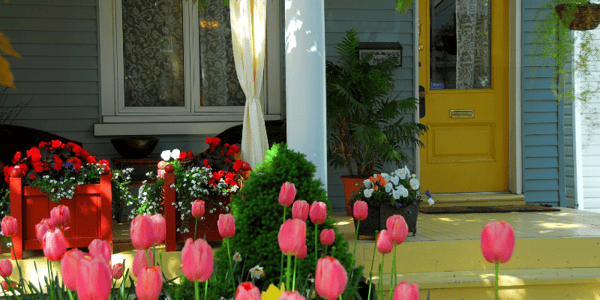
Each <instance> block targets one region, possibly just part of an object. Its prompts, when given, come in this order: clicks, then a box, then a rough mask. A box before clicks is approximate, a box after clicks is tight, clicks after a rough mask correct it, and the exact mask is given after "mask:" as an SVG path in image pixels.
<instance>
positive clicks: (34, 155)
mask: <svg viewBox="0 0 600 300" xmlns="http://www.w3.org/2000/svg"><path fill="white" fill-rule="evenodd" d="M27 157H31V161H32V162H35V161H40V159H42V152H40V149H38V148H36V147H31V149H29V150H27Z"/></svg>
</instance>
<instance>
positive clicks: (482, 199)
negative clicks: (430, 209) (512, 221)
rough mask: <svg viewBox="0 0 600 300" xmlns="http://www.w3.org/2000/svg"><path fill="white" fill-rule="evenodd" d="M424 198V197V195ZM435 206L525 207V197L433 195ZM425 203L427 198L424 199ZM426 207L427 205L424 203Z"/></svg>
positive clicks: (498, 194)
mask: <svg viewBox="0 0 600 300" xmlns="http://www.w3.org/2000/svg"><path fill="white" fill-rule="evenodd" d="M422 196H424V195H422ZM432 197H433V199H434V200H435V206H438V207H439V206H442V207H444V206H491V205H525V196H523V195H518V194H510V193H497V194H496V193H494V194H481V193H478V194H445V195H444V194H439V195H435V194H433V195H432ZM422 198H423V199H424V200H425V201H426V199H427V196H424V197H422ZM424 205H426V203H424Z"/></svg>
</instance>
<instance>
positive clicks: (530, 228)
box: [0, 208, 600, 300]
mask: <svg viewBox="0 0 600 300" xmlns="http://www.w3.org/2000/svg"><path fill="white" fill-rule="evenodd" d="M598 216H599V215H598V214H595V213H590V212H585V211H580V210H574V209H569V208H560V212H546V213H491V214H446V215H432V214H420V215H419V221H418V225H417V228H418V229H417V235H416V236H412V234H409V236H408V237H407V239H406V241H405V242H404V243H403V244H402V245H400V246H398V248H397V260H398V261H397V270H398V273H399V275H398V281H399V282H400V281H402V280H404V281H407V282H409V283H418V284H419V287H420V290H421V299H426V296H427V291H428V290H430V291H431V299H445V300H449V299H493V297H494V295H493V293H494V292H493V290H494V288H493V287H494V265H493V264H491V263H488V262H487V261H485V259H484V258H483V255H482V254H481V248H480V234H481V229H482V228H483V227H484V226H485V225H486V224H487V223H488V222H490V221H506V222H509V223H510V224H511V225H512V226H513V228H514V230H515V235H516V238H517V241H516V244H515V250H514V253H513V255H512V258H511V259H510V261H508V262H507V263H506V264H501V265H500V281H499V286H500V297H501V299H527V300H530V299H600V289H599V288H600V259H598V255H599V253H600V218H598ZM331 218H333V219H334V220H335V221H336V223H337V226H338V229H339V231H340V232H342V233H344V235H345V236H346V239H347V240H348V241H349V242H350V244H351V245H350V249H353V247H352V244H353V239H354V225H353V220H352V218H351V217H348V216H346V215H345V213H341V212H334V213H332V214H331ZM113 231H114V236H115V244H114V252H115V253H114V254H113V263H116V262H119V261H122V260H123V259H125V260H126V261H127V263H126V264H127V266H126V267H128V268H130V267H131V263H132V261H133V257H134V255H135V251H134V250H132V248H133V247H131V246H130V243H128V242H125V241H122V240H119V236H124V235H123V234H119V232H125V233H128V232H129V223H120V224H116V225H115V227H114V228H113ZM374 242H375V241H374V240H373V239H370V240H369V239H361V240H359V241H358V244H357V250H356V261H357V263H358V264H360V265H363V266H365V277H368V273H369V270H370V268H371V262H372V260H373V250H374V244H375V243H374ZM215 246H218V245H215ZM9 257H10V256H9V254H8V252H7V251H3V253H2V254H1V255H0V259H7V258H9ZM162 259H163V266H164V268H163V269H164V272H165V275H166V276H167V278H173V277H175V276H180V275H182V272H181V269H179V266H181V254H180V252H169V253H163V255H162ZM33 262H36V265H37V266H38V271H40V275H45V274H46V271H45V264H46V263H45V258H44V257H43V253H42V251H26V252H24V260H23V261H20V264H21V266H22V268H23V271H24V277H26V279H28V280H31V281H32V282H37V278H36V276H37V275H36V272H35V270H34V268H33ZM379 262H381V254H379V253H375V270H377V266H378V264H379ZM391 263H392V256H391V255H386V257H385V267H384V268H385V269H384V273H385V274H384V276H383V280H384V289H385V290H386V291H387V290H389V278H390V274H389V272H390V271H389V270H390V268H391ZM374 272H376V271H374ZM17 276H18V272H17V270H16V268H15V270H14V272H13V276H12V277H11V279H13V280H15V279H17ZM32 279H33V280H32ZM373 280H374V282H378V281H379V278H378V276H374V279H373Z"/></svg>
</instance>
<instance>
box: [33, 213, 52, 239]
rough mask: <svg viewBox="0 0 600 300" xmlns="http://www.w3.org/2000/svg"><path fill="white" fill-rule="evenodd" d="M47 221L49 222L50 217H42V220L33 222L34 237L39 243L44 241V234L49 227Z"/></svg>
mask: <svg viewBox="0 0 600 300" xmlns="http://www.w3.org/2000/svg"><path fill="white" fill-rule="evenodd" d="M48 222H50V219H42V221H40V222H39V223H37V224H35V237H36V238H37V239H38V241H40V243H41V242H43V241H44V235H46V231H48V229H50V228H51V227H50V225H49V224H48Z"/></svg>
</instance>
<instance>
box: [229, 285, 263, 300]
mask: <svg viewBox="0 0 600 300" xmlns="http://www.w3.org/2000/svg"><path fill="white" fill-rule="evenodd" d="M260 299H261V296H260V290H259V289H258V288H257V287H255V286H254V285H253V284H252V282H242V283H240V285H239V286H238V288H237V291H236V292H235V300H260Z"/></svg>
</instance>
